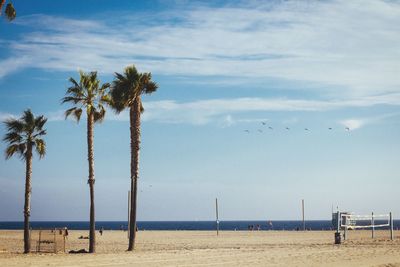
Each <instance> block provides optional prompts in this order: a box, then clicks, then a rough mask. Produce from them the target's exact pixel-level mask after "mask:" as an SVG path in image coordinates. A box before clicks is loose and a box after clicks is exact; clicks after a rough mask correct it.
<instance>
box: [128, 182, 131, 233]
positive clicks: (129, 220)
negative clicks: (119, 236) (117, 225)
mask: <svg viewBox="0 0 400 267" xmlns="http://www.w3.org/2000/svg"><path fill="white" fill-rule="evenodd" d="M130 224H131V190H129V191H128V238H129V231H130V230H129V229H130V227H129V225H130Z"/></svg>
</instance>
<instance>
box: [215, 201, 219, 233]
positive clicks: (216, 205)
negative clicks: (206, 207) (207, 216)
mask: <svg viewBox="0 0 400 267" xmlns="http://www.w3.org/2000/svg"><path fill="white" fill-rule="evenodd" d="M215 215H216V223H217V235H218V234H219V220H218V198H215Z"/></svg>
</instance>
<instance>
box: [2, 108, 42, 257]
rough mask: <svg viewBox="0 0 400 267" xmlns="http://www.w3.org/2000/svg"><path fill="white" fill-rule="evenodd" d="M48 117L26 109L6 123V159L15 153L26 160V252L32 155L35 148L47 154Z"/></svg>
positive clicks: (39, 153)
mask: <svg viewBox="0 0 400 267" xmlns="http://www.w3.org/2000/svg"><path fill="white" fill-rule="evenodd" d="M46 121H47V119H46V118H45V117H43V116H38V117H35V116H34V115H33V114H32V112H31V110H29V109H28V110H26V111H24V114H23V115H22V117H21V118H20V119H8V120H6V121H5V122H4V123H5V125H6V128H7V133H6V135H5V137H4V139H3V140H4V141H5V142H6V143H8V146H7V148H6V153H5V154H6V159H9V158H11V157H12V156H13V155H14V154H17V155H19V156H20V158H21V159H22V160H24V161H25V164H26V170H25V204H24V253H29V252H30V244H31V242H30V234H29V217H30V215H31V192H32V183H31V177H32V157H33V155H32V154H33V153H32V152H33V150H34V149H35V150H36V152H37V154H38V155H39V158H43V157H44V155H45V154H46V143H45V141H44V140H43V139H42V137H43V136H44V135H46V130H45V129H43V127H44V124H45V123H46Z"/></svg>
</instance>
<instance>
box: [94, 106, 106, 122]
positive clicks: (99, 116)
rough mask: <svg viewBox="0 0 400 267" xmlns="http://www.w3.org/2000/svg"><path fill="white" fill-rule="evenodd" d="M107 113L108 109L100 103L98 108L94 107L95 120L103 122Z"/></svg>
mask: <svg viewBox="0 0 400 267" xmlns="http://www.w3.org/2000/svg"><path fill="white" fill-rule="evenodd" d="M105 115H106V110H105V108H104V107H103V106H102V105H98V107H97V108H96V109H93V118H94V121H95V122H102V121H103V120H104V117H105Z"/></svg>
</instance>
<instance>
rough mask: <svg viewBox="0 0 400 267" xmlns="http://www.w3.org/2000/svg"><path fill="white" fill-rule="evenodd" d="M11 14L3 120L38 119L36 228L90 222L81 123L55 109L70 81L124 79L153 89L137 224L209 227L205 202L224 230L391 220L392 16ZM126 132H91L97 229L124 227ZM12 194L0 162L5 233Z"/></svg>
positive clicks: (354, 4) (31, 9)
mask: <svg viewBox="0 0 400 267" xmlns="http://www.w3.org/2000/svg"><path fill="white" fill-rule="evenodd" d="M14 5H15V7H16V9H17V14H18V17H17V19H16V20H15V21H13V22H12V23H8V22H7V21H6V20H5V19H4V18H1V19H0V47H1V49H0V96H1V100H2V101H1V103H0V120H4V119H6V118H8V117H10V116H11V117H12V116H14V117H18V116H19V115H20V114H21V113H22V111H23V110H24V109H26V108H28V107H29V108H31V109H32V110H33V112H34V113H35V114H44V115H46V116H47V117H48V118H49V122H48V123H47V129H48V135H47V136H46V140H47V145H48V152H47V156H46V158H45V159H43V160H41V161H37V160H35V161H34V166H33V195H32V219H33V220H87V219H88V212H89V207H88V204H89V190H88V186H87V183H86V181H87V162H86V143H85V138H86V136H85V135H86V130H85V123H80V124H76V123H74V122H72V121H70V120H67V121H66V120H64V117H63V112H64V110H65V109H67V108H68V106H61V105H60V99H61V98H62V97H63V96H64V93H65V90H66V88H67V87H68V81H67V79H68V78H69V77H71V76H72V77H75V78H78V70H80V69H82V70H84V71H92V70H97V71H98V72H99V76H100V79H101V80H102V81H103V82H110V81H112V79H113V73H114V72H122V71H123V68H124V67H126V66H127V65H130V64H135V65H136V66H137V68H138V69H139V71H142V72H145V71H151V72H152V74H153V79H154V80H155V81H156V82H157V83H158V84H159V90H158V91H157V92H156V93H154V94H153V95H150V96H146V97H144V99H143V100H144V107H145V109H146V111H145V113H144V115H143V123H142V141H143V142H142V150H141V158H140V181H139V186H140V192H139V203H138V205H139V211H138V218H139V220H207V219H213V217H214V210H213V209H214V199H215V197H218V198H219V203H220V218H221V219H223V220H224V219H262V220H263V219H265V220H269V219H299V218H300V216H301V210H300V207H301V199H303V198H304V199H305V201H306V216H307V218H309V219H329V218H330V212H331V207H332V205H333V206H335V207H336V206H337V205H338V206H339V207H340V208H341V209H343V210H350V211H354V212H358V213H369V212H371V211H375V212H376V213H386V212H388V211H392V212H394V214H400V208H399V207H398V205H395V203H397V202H398V197H397V195H398V194H397V193H398V192H397V191H398V190H397V189H398V188H399V186H400V180H399V171H400V167H399V164H398V162H399V160H400V154H399V151H400V142H399V141H398V136H399V134H400V123H399V117H400V108H399V106H400V75H399V72H400V52H399V51H400V50H399V47H400V37H399V36H400V34H399V33H400V29H399V27H398V25H400V21H399V20H400V4H399V3H397V2H394V1H324V2H322V1H321V2H306V1H304V2H302V1H269V2H266V1H234V2H232V1H229V2H228V1H226V2H225V1H214V2H213V3H212V4H210V3H208V1H203V2H202V1H184V0H181V1H172V0H171V1H169V0H165V1H164V0H159V1H114V2H113V3H112V5H110V1H94V0H90V1H79V3H78V1H76V3H75V2H74V4H71V1H50V0H49V1H35V3H30V2H27V1H15V3H14ZM262 122H264V123H265V125H263V123H262ZM128 124H129V122H128V114H126V113H122V114H120V115H118V116H117V115H115V114H114V113H113V112H112V111H109V112H108V113H107V119H106V121H105V122H104V123H102V124H101V125H97V126H96V129H95V160H96V161H95V175H96V212H97V219H98V220H124V219H126V210H127V207H126V205H127V204H126V203H127V190H128V188H129V183H130V180H129V125H128ZM269 127H271V128H272V129H270V128H269ZM286 128H288V129H289V130H288V129H286ZM305 128H307V129H309V130H308V131H306V130H305ZM328 128H332V130H329V129H328ZM346 128H348V129H349V130H346ZM245 130H249V133H247V132H245ZM4 133H5V129H4V126H3V125H1V126H0V134H1V136H4ZM0 149H1V150H2V151H4V149H5V144H4V143H1V144H0ZM23 189H24V164H23V163H22V162H21V161H20V160H19V159H18V158H15V159H11V160H8V161H6V160H5V159H4V157H2V158H1V159H0V220H22V208H23ZM395 217H396V216H395Z"/></svg>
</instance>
